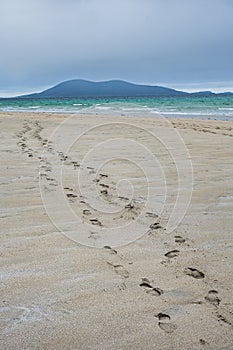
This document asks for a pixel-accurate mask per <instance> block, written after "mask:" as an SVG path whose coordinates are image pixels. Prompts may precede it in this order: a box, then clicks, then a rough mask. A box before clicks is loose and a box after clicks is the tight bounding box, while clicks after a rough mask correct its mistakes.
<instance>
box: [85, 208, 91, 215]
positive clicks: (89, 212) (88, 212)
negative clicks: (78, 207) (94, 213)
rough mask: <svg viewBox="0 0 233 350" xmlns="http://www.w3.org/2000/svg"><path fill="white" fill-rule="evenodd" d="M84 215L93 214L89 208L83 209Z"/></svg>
mask: <svg viewBox="0 0 233 350" xmlns="http://www.w3.org/2000/svg"><path fill="white" fill-rule="evenodd" d="M83 215H91V211H90V210H89V209H83Z"/></svg>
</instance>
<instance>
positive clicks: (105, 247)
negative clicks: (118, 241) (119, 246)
mask: <svg viewBox="0 0 233 350" xmlns="http://www.w3.org/2000/svg"><path fill="white" fill-rule="evenodd" d="M104 249H107V250H108V251H109V252H110V253H111V254H117V251H116V250H115V249H113V248H112V247H110V246H109V245H105V246H104Z"/></svg>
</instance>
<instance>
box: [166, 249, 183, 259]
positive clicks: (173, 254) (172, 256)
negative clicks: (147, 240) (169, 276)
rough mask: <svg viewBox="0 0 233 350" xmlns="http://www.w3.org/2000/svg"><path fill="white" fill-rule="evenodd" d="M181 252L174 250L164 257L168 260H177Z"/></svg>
mask: <svg viewBox="0 0 233 350" xmlns="http://www.w3.org/2000/svg"><path fill="white" fill-rule="evenodd" d="M179 252H180V251H179V250H178V249H174V250H171V251H170V252H167V253H166V254H164V256H166V258H169V259H172V258H175V257H176V256H178V255H179Z"/></svg>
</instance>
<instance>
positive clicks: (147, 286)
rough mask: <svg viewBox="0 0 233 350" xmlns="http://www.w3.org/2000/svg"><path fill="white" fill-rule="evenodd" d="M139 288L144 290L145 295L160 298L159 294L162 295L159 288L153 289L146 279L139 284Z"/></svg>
mask: <svg viewBox="0 0 233 350" xmlns="http://www.w3.org/2000/svg"><path fill="white" fill-rule="evenodd" d="M139 286H140V287H143V288H145V289H146V293H147V294H151V295H155V296H160V295H161V294H163V290H162V289H160V288H155V287H153V286H152V285H151V284H150V281H149V280H148V279H147V278H143V279H142V283H140V284H139Z"/></svg>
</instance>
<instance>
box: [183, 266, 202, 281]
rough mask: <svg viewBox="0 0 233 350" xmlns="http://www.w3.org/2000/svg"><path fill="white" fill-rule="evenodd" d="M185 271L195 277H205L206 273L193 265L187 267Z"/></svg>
mask: <svg viewBox="0 0 233 350" xmlns="http://www.w3.org/2000/svg"><path fill="white" fill-rule="evenodd" d="M184 273H185V274H186V275H188V276H191V277H193V278H197V279H201V278H204V277H205V274H204V273H203V272H201V271H199V270H197V269H194V268H192V267H187V268H186V269H185V270H184Z"/></svg>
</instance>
